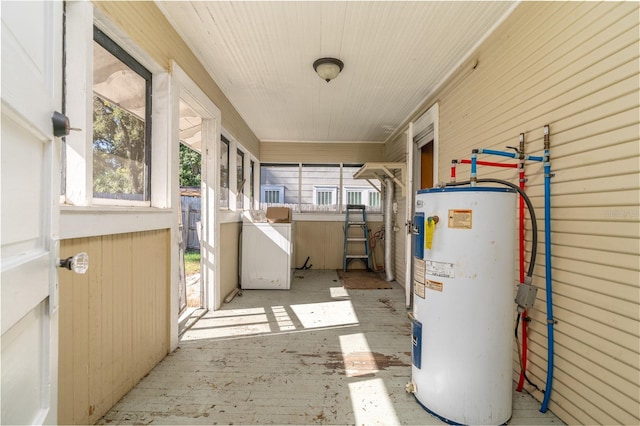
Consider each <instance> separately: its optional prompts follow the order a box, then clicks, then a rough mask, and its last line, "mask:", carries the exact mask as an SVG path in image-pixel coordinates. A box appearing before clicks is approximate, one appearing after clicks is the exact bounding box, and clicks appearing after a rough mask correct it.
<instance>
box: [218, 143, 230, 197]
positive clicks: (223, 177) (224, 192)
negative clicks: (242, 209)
mask: <svg viewBox="0 0 640 426" xmlns="http://www.w3.org/2000/svg"><path fill="white" fill-rule="evenodd" d="M221 141H222V142H221V144H220V207H221V208H224V209H228V208H229V141H228V140H227V139H226V138H225V137H224V136H223V137H222V139H221Z"/></svg>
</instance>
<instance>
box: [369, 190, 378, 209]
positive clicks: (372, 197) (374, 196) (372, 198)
mask: <svg viewBox="0 0 640 426" xmlns="http://www.w3.org/2000/svg"><path fill="white" fill-rule="evenodd" d="M369 207H370V208H376V207H377V208H378V210H379V209H380V193H379V192H378V191H372V192H370V193H369Z"/></svg>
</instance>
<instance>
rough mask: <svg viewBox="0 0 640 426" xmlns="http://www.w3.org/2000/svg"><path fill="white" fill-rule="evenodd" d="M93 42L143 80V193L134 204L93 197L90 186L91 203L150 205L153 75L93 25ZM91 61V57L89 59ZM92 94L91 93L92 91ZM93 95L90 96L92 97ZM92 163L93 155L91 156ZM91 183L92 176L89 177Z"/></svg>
mask: <svg viewBox="0 0 640 426" xmlns="http://www.w3.org/2000/svg"><path fill="white" fill-rule="evenodd" d="M93 41H94V42H96V43H98V44H99V45H100V46H101V47H102V48H103V49H105V50H106V51H107V52H109V53H110V54H112V55H113V56H114V57H115V58H116V59H118V60H119V61H121V62H122V63H124V64H125V65H126V66H128V67H129V68H131V70H132V71H134V72H135V73H136V74H138V75H139V76H140V77H142V78H143V79H144V80H145V95H144V97H145V117H144V139H145V143H144V167H145V170H144V181H145V182H144V192H143V199H142V200H140V201H138V202H136V201H134V200H127V199H123V198H103V197H95V196H94V195H93V185H92V188H91V189H92V196H91V198H92V202H93V203H94V204H115V205H144V206H150V205H151V191H152V185H151V168H152V161H151V159H152V152H151V148H152V144H153V139H152V129H153V122H152V111H153V97H152V94H153V73H152V72H151V71H149V70H148V69H147V68H146V67H144V66H143V65H142V64H141V63H140V62H138V61H137V60H136V59H135V58H134V57H133V56H131V55H130V54H129V53H128V52H127V51H126V50H125V49H124V48H122V47H121V46H120V45H119V44H118V43H116V42H115V41H114V40H113V39H111V37H109V36H108V35H107V34H105V33H104V32H103V31H102V30H100V29H99V28H98V27H97V26H96V25H95V24H94V25H93ZM91 60H93V57H92V58H91ZM92 85H93V80H92ZM92 93H93V91H92ZM93 96H95V95H92V97H93ZM92 161H94V159H93V155H92ZM91 179H92V182H93V175H92V177H91Z"/></svg>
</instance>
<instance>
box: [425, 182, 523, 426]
mask: <svg viewBox="0 0 640 426" xmlns="http://www.w3.org/2000/svg"><path fill="white" fill-rule="evenodd" d="M415 211H416V215H415V217H414V225H415V226H416V230H415V231H414V258H413V261H414V283H413V284H414V286H413V313H412V314H413V319H412V344H413V351H412V364H413V365H412V382H413V383H412V384H413V388H414V389H413V391H414V395H415V397H416V399H417V401H418V402H419V403H420V404H421V405H422V406H423V407H424V408H425V409H426V410H427V411H429V412H431V413H432V414H434V415H436V416H438V417H440V418H441V419H442V420H444V421H446V422H449V423H461V424H474V425H476V424H494V425H495V424H503V423H505V422H506V421H508V420H509V419H510V418H511V412H512V365H511V362H512V344H513V334H512V332H513V330H512V324H513V321H514V318H513V315H514V305H513V300H514V289H515V286H514V280H515V253H516V247H515V240H516V193H515V191H514V190H512V189H511V188H493V187H470V186H469V187H447V188H433V189H425V190H420V191H418V193H417V196H416V208H415Z"/></svg>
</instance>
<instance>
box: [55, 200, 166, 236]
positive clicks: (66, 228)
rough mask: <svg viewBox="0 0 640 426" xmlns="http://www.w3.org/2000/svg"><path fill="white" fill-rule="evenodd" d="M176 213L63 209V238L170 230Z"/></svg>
mask: <svg viewBox="0 0 640 426" xmlns="http://www.w3.org/2000/svg"><path fill="white" fill-rule="evenodd" d="M174 223H176V224H177V219H176V217H175V212H174V210H173V209H160V208H156V207H115V206H110V207H107V206H91V207H87V206H70V205H61V206H60V238H61V239H68V238H84V237H96V236H101V235H113V234H126V233H130V232H142V231H152V230H156V229H167V228H171V227H172V226H173V224H174Z"/></svg>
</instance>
